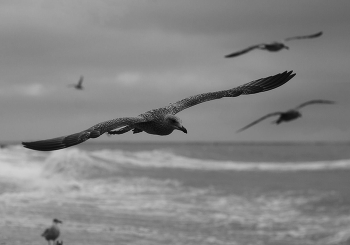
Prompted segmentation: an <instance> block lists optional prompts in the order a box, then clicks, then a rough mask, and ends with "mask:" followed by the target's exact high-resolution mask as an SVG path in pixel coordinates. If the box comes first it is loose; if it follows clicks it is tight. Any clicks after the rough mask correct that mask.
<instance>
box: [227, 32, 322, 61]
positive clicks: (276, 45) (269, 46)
mask: <svg viewBox="0 0 350 245" xmlns="http://www.w3.org/2000/svg"><path fill="white" fill-rule="evenodd" d="M322 34H323V32H317V33H315V34H311V35H305V36H296V37H288V38H286V39H284V41H279V42H271V43H260V44H257V45H253V46H250V47H248V48H245V49H242V50H240V51H237V52H234V53H232V54H228V55H226V56H225V58H233V57H237V56H239V55H242V54H245V53H248V52H249V51H252V50H254V49H262V50H267V51H270V52H277V51H280V50H282V49H289V47H288V46H287V45H285V44H284V42H288V41H290V40H296V39H310V38H316V37H319V36H321V35H322Z"/></svg>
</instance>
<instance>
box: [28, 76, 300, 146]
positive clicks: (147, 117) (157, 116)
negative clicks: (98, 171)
mask: <svg viewBox="0 0 350 245" xmlns="http://www.w3.org/2000/svg"><path fill="white" fill-rule="evenodd" d="M294 76H295V73H294V74H293V71H289V72H287V71H285V72H283V73H280V74H277V75H274V76H269V77H266V78H261V79H258V80H255V81H252V82H249V83H246V84H244V85H241V86H238V87H236V88H232V89H229V90H222V91H217V92H209V93H204V94H198V95H195V96H191V97H188V98H186V99H183V100H180V101H177V102H175V103H172V104H170V105H168V106H165V107H162V108H158V109H154V110H150V111H147V112H145V113H143V114H140V115H139V116H137V117H123V118H117V119H112V120H109V121H105V122H101V123H98V124H96V125H94V126H92V127H91V128H88V129H86V130H84V131H81V132H79V133H75V134H72V135H68V136H63V137H58V138H53V139H48V140H40V141H34V142H22V144H23V146H24V147H26V148H29V149H33V150H38V151H52V150H59V149H63V148H67V147H70V146H73V145H77V144H80V143H82V142H84V141H86V140H88V139H90V138H97V137H99V136H101V135H102V134H104V133H108V134H123V133H126V132H128V131H130V130H133V132H134V134H135V133H140V132H142V131H145V132H146V133H149V134H155V135H169V134H171V133H172V132H173V131H174V130H180V131H182V132H184V133H187V130H186V128H185V127H184V126H182V124H181V119H180V118H178V117H177V116H175V114H177V113H178V112H180V111H182V110H184V109H187V108H189V107H191V106H194V105H197V104H200V103H203V102H206V101H210V100H215V99H221V98H223V97H237V96H240V95H243V94H256V93H260V92H265V91H269V90H272V89H275V88H277V87H279V86H281V85H283V84H285V83H286V82H288V81H289V80H290V79H292V78H293V77H294ZM213 129H214V130H215V128H213Z"/></svg>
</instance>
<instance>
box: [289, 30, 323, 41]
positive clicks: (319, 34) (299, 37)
mask: <svg viewBox="0 0 350 245" xmlns="http://www.w3.org/2000/svg"><path fill="white" fill-rule="evenodd" d="M322 34H323V32H322V31H320V32H317V33H315V34H311V35H305V36H296V37H288V38H286V39H284V40H285V41H290V40H296V39H310V38H316V37H320V36H322Z"/></svg>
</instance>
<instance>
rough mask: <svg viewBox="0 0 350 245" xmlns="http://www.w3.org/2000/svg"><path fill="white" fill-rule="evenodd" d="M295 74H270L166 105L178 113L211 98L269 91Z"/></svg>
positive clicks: (172, 111)
mask: <svg viewBox="0 0 350 245" xmlns="http://www.w3.org/2000/svg"><path fill="white" fill-rule="evenodd" d="M294 76H295V73H293V71H289V72H287V71H285V72H283V73H279V74H276V75H274V76H269V77H266V78H261V79H258V80H255V81H252V82H249V83H246V84H243V85H241V86H238V87H236V88H232V89H229V90H223V91H218V92H209V93H204V94H198V95H195V96H191V97H188V98H186V99H183V100H180V101H177V102H175V103H172V104H170V105H169V106H168V107H166V109H167V110H168V111H169V112H170V113H172V114H176V113H178V112H180V111H182V110H184V109H187V108H189V107H191V106H194V105H197V104H200V103H203V102H206V101H210V100H215V99H221V98H223V97H237V96H240V95H241V94H256V93H260V92H265V91H269V90H272V89H275V88H277V87H279V86H281V85H283V84H285V83H286V82H288V81H289V80H290V79H292V78H293V77H294Z"/></svg>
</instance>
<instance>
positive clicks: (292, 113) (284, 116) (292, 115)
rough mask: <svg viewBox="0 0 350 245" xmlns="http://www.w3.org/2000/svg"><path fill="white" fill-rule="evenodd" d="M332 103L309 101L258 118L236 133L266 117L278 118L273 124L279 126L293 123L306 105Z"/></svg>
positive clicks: (328, 101)
mask: <svg viewBox="0 0 350 245" xmlns="http://www.w3.org/2000/svg"><path fill="white" fill-rule="evenodd" d="M334 103H335V102H334V101H330V100H310V101H307V102H305V103H302V104H301V105H299V106H297V107H295V108H294V109H290V110H288V111H285V112H272V113H269V114H267V115H265V116H263V117H261V118H259V119H258V120H256V121H254V122H252V123H250V124H248V125H247V126H245V127H243V128H241V129H239V130H237V131H236V132H237V133H238V132H242V131H243V130H246V129H247V128H250V127H251V126H253V125H255V124H257V123H259V122H261V121H262V120H264V119H266V118H268V117H273V116H279V117H278V119H277V120H276V121H273V123H276V124H280V123H281V122H289V121H293V120H295V119H297V118H299V117H301V113H300V111H299V110H300V109H301V108H303V107H305V106H307V105H311V104H334Z"/></svg>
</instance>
